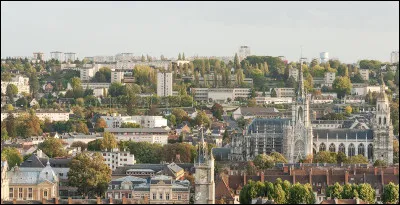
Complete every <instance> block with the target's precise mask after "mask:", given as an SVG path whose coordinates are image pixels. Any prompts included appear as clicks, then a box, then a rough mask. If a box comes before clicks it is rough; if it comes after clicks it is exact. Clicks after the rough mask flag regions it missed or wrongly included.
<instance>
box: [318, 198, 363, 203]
mask: <svg viewBox="0 0 400 205" xmlns="http://www.w3.org/2000/svg"><path fill="white" fill-rule="evenodd" d="M320 204H369V203H368V202H366V201H363V200H361V199H359V198H355V199H337V198H335V199H326V200H323V201H322V202H321V203H320Z"/></svg>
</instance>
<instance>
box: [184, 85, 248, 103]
mask: <svg viewBox="0 0 400 205" xmlns="http://www.w3.org/2000/svg"><path fill="white" fill-rule="evenodd" d="M191 92H192V93H194V100H197V101H209V100H210V99H211V100H212V101H215V102H226V101H228V99H231V100H232V101H234V100H235V99H236V98H238V97H240V98H248V97H250V88H191Z"/></svg>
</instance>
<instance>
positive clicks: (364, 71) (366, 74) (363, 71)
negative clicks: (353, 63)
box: [359, 69, 369, 81]
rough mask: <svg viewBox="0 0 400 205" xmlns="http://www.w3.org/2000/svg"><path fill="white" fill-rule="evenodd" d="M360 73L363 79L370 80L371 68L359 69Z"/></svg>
mask: <svg viewBox="0 0 400 205" xmlns="http://www.w3.org/2000/svg"><path fill="white" fill-rule="evenodd" d="M359 72H360V75H361V77H362V79H363V80H365V81H369V70H368V69H359Z"/></svg>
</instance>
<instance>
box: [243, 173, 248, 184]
mask: <svg viewBox="0 0 400 205" xmlns="http://www.w3.org/2000/svg"><path fill="white" fill-rule="evenodd" d="M246 184H247V177H246V172H244V173H243V185H246Z"/></svg>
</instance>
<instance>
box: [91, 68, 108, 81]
mask: <svg viewBox="0 0 400 205" xmlns="http://www.w3.org/2000/svg"><path fill="white" fill-rule="evenodd" d="M92 82H97V83H107V82H111V69H110V68H108V67H102V68H100V69H99V71H97V72H96V74H95V75H94V77H93V78H92Z"/></svg>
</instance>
